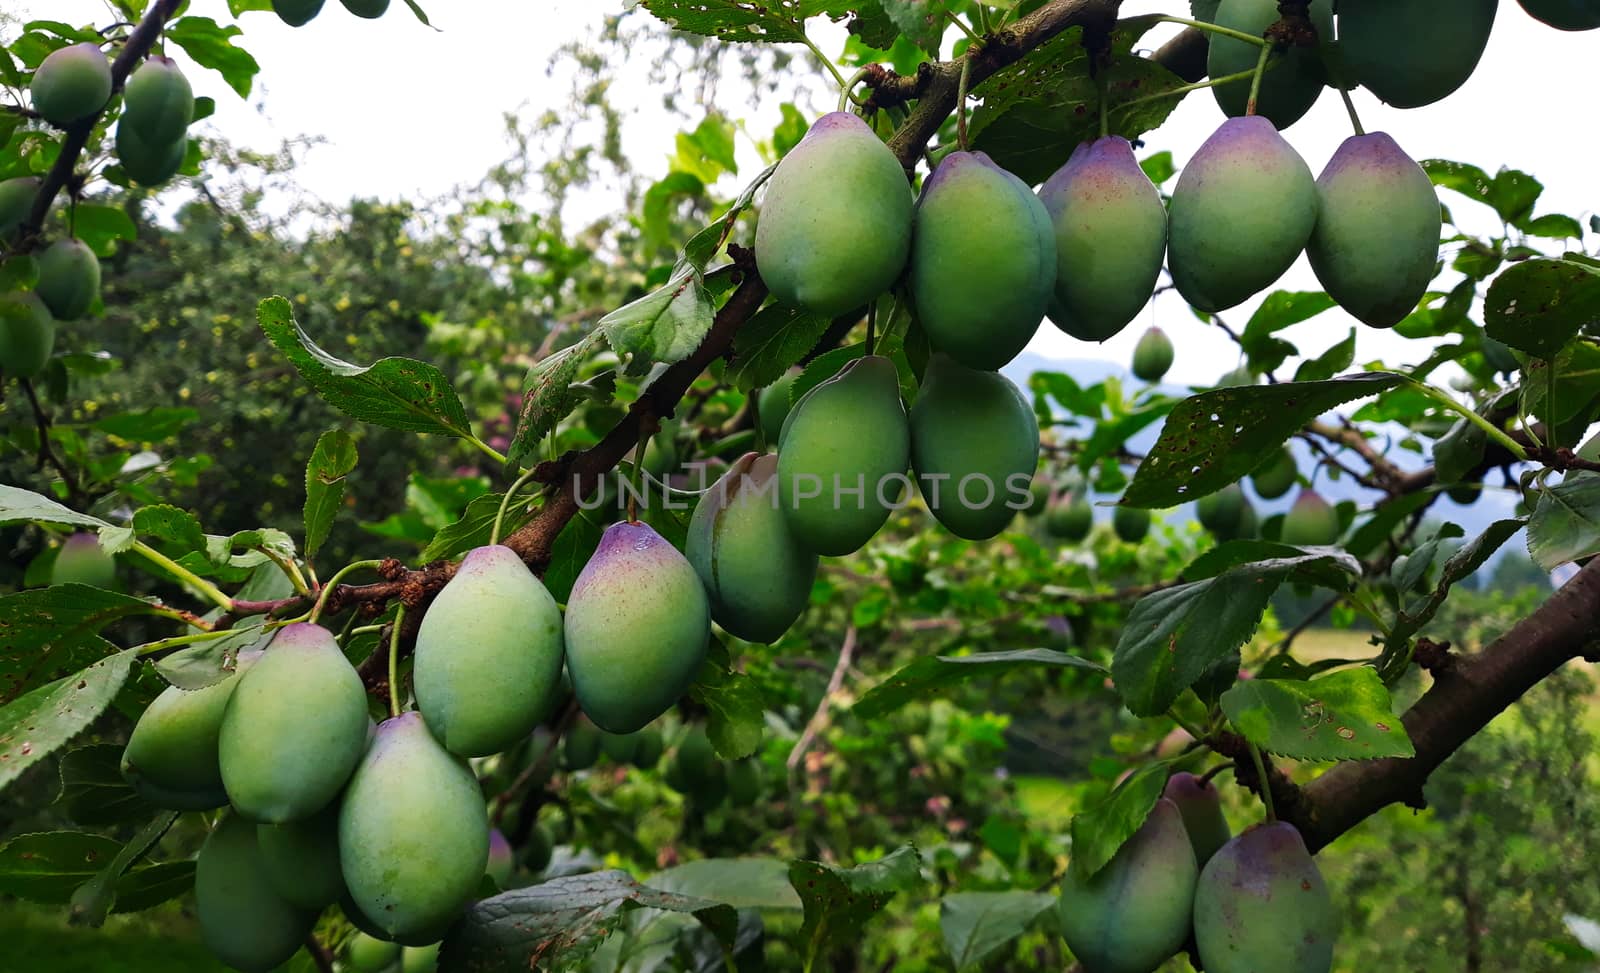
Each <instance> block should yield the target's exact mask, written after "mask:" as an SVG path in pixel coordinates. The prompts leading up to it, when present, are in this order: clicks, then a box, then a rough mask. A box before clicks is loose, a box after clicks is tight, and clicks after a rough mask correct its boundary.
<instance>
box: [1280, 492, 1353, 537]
mask: <svg viewBox="0 0 1600 973" xmlns="http://www.w3.org/2000/svg"><path fill="white" fill-rule="evenodd" d="M1279 539H1280V540H1282V541H1283V542H1284V543H1285V544H1293V545H1295V546H1296V547H1326V546H1328V545H1329V544H1332V543H1334V542H1336V541H1338V539H1339V512H1338V511H1337V510H1335V509H1334V508H1333V505H1332V504H1330V503H1328V501H1326V500H1324V499H1322V497H1321V496H1320V495H1318V494H1317V492H1316V491H1314V490H1306V491H1305V492H1303V493H1301V494H1300V497H1299V499H1297V500H1295V502H1294V506H1293V507H1290V508H1289V513H1288V514H1287V515H1286V516H1285V517H1284V518H1283V532H1282V534H1281V535H1280V537H1279Z"/></svg>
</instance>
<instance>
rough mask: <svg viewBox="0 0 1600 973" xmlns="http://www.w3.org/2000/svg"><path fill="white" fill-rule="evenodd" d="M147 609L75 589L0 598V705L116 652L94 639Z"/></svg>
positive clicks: (98, 591)
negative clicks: (102, 632)
mask: <svg viewBox="0 0 1600 973" xmlns="http://www.w3.org/2000/svg"><path fill="white" fill-rule="evenodd" d="M152 609H153V606H152V605H150V603H149V602H146V601H142V600H140V599H138V598H133V597H130V596H128V595H123V594H118V593H117V592H115V591H107V590H105V589H104V588H93V587H90V586H88V585H81V584H66V585H54V586H52V587H49V588H31V589H27V590H24V591H18V592H14V593H12V594H9V595H5V596H4V597H0V705H3V704H5V703H9V702H11V701H12V700H14V699H17V698H18V697H20V696H22V695H23V694H24V693H27V692H29V691H31V690H34V689H37V688H38V687H39V686H42V685H43V684H45V683H47V682H49V681H51V680H53V679H56V678H58V677H59V676H60V675H61V674H63V673H67V672H76V671H77V670H79V669H82V668H84V667H85V666H88V665H90V664H91V663H93V662H95V661H96V660H99V659H103V658H105V657H106V656H107V655H110V654H111V653H112V652H114V651H116V646H114V645H112V644H111V643H110V642H108V641H106V640H105V639H103V638H101V637H100V636H99V634H97V633H99V631H100V630H101V629H103V628H105V627H106V626H107V625H110V624H111V623H112V622H114V621H116V620H118V619H120V618H126V617H128V616H129V615H145V614H150V613H151V612H152ZM0 712H3V711H0ZM0 769H3V768H0Z"/></svg>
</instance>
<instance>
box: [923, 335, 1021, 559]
mask: <svg viewBox="0 0 1600 973" xmlns="http://www.w3.org/2000/svg"><path fill="white" fill-rule="evenodd" d="M911 466H912V468H913V469H914V470H915V471H916V475H917V487H918V489H920V490H921V491H922V496H923V498H924V499H926V500H927V502H928V509H929V510H931V511H933V515H934V516H935V517H937V518H938V519H939V523H941V524H943V525H944V526H945V528H946V529H947V530H949V531H950V532H951V533H952V534H955V535H956V536H957V537H964V538H966V539H968V540H986V539H988V538H990V537H993V536H995V535H996V534H998V533H1000V532H1001V531H1002V530H1004V529H1005V527H1006V525H1007V524H1009V523H1010V522H1011V521H1012V519H1013V518H1014V517H1015V516H1016V514H1017V505H1018V504H1019V503H1020V502H1021V501H1022V499H1023V496H1022V491H1023V489H1024V487H1025V486H1026V485H1028V484H1029V483H1031V481H1032V477H1033V471H1034V470H1035V469H1037V468H1038V466H1039V420H1038V417H1037V416H1035V415H1034V413H1033V408H1032V407H1031V406H1029V405H1028V402H1027V400H1026V399H1024V398H1023V397H1022V393H1021V392H1020V391H1018V390H1017V387H1016V386H1015V385H1013V384H1011V380H1010V379H1008V378H1006V377H1005V376H1003V375H1000V374H999V373H997V372H983V371H974V370H973V369H970V368H965V367H963V366H961V365H959V364H957V363H956V362H955V361H952V360H951V359H950V358H948V357H946V356H944V355H941V354H935V355H934V356H933V358H932V359H931V360H930V361H929V362H928V370H927V374H926V375H925V376H924V378H923V381H922V391H921V392H920V393H919V394H918V395H917V401H916V404H915V405H913V406H912V407H911Z"/></svg>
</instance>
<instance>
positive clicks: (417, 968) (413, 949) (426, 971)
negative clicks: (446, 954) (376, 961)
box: [400, 943, 440, 973]
mask: <svg viewBox="0 0 1600 973" xmlns="http://www.w3.org/2000/svg"><path fill="white" fill-rule="evenodd" d="M439 946H440V944H439V943H434V944H433V945H431V946H407V947H406V948H405V952H403V953H402V954H401V957H400V973H438V969H439Z"/></svg>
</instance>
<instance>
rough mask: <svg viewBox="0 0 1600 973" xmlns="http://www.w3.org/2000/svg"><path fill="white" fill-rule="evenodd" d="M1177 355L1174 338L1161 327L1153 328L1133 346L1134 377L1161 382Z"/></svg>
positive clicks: (1145, 380)
mask: <svg viewBox="0 0 1600 973" xmlns="http://www.w3.org/2000/svg"><path fill="white" fill-rule="evenodd" d="M1176 357H1177V352H1176V350H1175V349H1174V348H1173V347H1172V339H1171V338H1168V337H1167V333H1166V332H1165V331H1162V330H1161V329H1160V328H1154V327H1153V328H1151V329H1150V330H1148V331H1146V332H1145V333H1144V336H1143V337H1141V338H1140V339H1139V343H1138V344H1137V345H1135V346H1134V348H1133V377H1134V378H1137V379H1139V380H1140V381H1144V382H1151V383H1155V382H1159V381H1161V380H1162V379H1163V378H1166V377H1167V372H1168V370H1170V369H1171V368H1172V362H1173V359H1174V358H1176Z"/></svg>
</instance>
